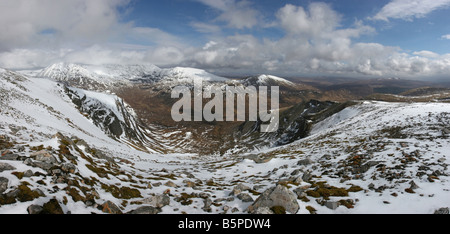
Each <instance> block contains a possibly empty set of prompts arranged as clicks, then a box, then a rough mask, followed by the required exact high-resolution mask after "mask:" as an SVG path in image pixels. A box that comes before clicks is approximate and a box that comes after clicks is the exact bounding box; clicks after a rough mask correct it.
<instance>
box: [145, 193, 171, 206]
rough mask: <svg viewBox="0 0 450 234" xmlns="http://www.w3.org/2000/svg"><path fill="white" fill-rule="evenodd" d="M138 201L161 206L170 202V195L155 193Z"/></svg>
mask: <svg viewBox="0 0 450 234" xmlns="http://www.w3.org/2000/svg"><path fill="white" fill-rule="evenodd" d="M140 203H142V204H146V205H150V206H153V207H156V208H162V207H164V206H167V205H169V204H170V197H169V196H168V195H155V196H151V197H147V198H145V199H143V200H141V201H140Z"/></svg>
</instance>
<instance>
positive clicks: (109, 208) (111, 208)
mask: <svg viewBox="0 0 450 234" xmlns="http://www.w3.org/2000/svg"><path fill="white" fill-rule="evenodd" d="M102 211H103V212H104V213H108V214H122V211H121V210H120V208H119V207H118V206H117V205H116V204H114V203H113V202H112V201H107V202H105V203H103V205H102Z"/></svg>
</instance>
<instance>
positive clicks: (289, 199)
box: [248, 185, 300, 214]
mask: <svg viewBox="0 0 450 234" xmlns="http://www.w3.org/2000/svg"><path fill="white" fill-rule="evenodd" d="M276 206H282V207H284V208H285V209H286V211H287V212H289V213H291V214H296V213H297V212H298V210H299V209H300V206H299V204H298V202H297V196H296V195H295V194H294V193H293V192H291V191H290V190H289V189H288V188H286V187H285V186H282V185H278V186H277V187H274V188H270V189H268V190H266V191H265V192H264V193H262V194H261V196H259V198H258V199H256V201H255V202H254V203H253V204H252V205H251V206H250V207H249V208H248V211H249V212H250V213H254V212H255V211H256V210H258V209H259V208H261V207H267V208H269V209H270V208H272V207H276Z"/></svg>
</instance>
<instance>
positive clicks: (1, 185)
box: [0, 177, 9, 194]
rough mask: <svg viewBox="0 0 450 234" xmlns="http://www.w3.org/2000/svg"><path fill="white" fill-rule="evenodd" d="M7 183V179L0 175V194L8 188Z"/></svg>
mask: <svg viewBox="0 0 450 234" xmlns="http://www.w3.org/2000/svg"><path fill="white" fill-rule="evenodd" d="M8 183H9V180H8V179H6V178H3V177H0V194H2V193H4V192H5V191H6V190H7V189H8Z"/></svg>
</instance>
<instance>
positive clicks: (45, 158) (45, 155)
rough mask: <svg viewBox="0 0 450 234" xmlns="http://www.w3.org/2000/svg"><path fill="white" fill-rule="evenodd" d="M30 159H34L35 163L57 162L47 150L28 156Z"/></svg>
mask: <svg viewBox="0 0 450 234" xmlns="http://www.w3.org/2000/svg"><path fill="white" fill-rule="evenodd" d="M30 157H31V158H34V159H35V160H36V161H40V162H45V163H50V164H54V163H56V162H57V160H56V158H55V157H54V156H53V155H51V154H50V152H48V151H47V150H41V151H38V152H35V153H32V154H30Z"/></svg>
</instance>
